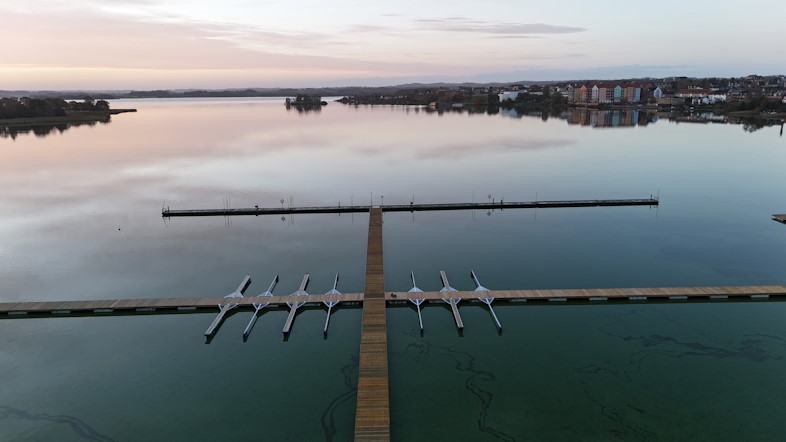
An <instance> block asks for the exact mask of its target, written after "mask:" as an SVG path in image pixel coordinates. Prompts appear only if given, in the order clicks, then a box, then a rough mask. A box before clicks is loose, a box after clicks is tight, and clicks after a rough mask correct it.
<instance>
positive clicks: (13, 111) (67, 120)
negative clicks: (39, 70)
mask: <svg viewBox="0 0 786 442" xmlns="http://www.w3.org/2000/svg"><path fill="white" fill-rule="evenodd" d="M123 112H136V109H111V108H110V106H109V102H107V101H106V100H94V99H93V98H91V97H89V96H88V97H85V98H84V99H83V100H82V101H81V102H80V101H66V100H64V99H62V98H30V97H22V98H15V97H6V98H0V138H11V139H16V137H17V136H19V135H20V134H24V133H30V132H32V133H33V134H35V135H36V136H39V137H44V136H47V135H50V134H52V133H56V132H64V131H66V130H68V129H69V128H71V127H74V126H82V125H87V126H93V125H96V124H99V123H100V124H106V123H109V122H110V119H111V116H112V115H115V114H119V113H123Z"/></svg>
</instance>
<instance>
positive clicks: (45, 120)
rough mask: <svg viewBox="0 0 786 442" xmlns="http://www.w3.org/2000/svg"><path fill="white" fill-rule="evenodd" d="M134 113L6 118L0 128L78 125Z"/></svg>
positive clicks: (70, 113)
mask: <svg viewBox="0 0 786 442" xmlns="http://www.w3.org/2000/svg"><path fill="white" fill-rule="evenodd" d="M126 112H136V109H110V110H107V111H67V115H65V116H63V117H32V118H8V119H2V120H0V126H22V125H24V126H32V125H39V124H40V125H45V124H59V123H78V122H85V121H100V120H101V119H102V118H106V117H109V116H110V115H116V114H122V113H126Z"/></svg>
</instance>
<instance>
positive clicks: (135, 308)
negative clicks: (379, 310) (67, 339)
mask: <svg viewBox="0 0 786 442" xmlns="http://www.w3.org/2000/svg"><path fill="white" fill-rule="evenodd" d="M324 301H341V302H348V303H352V302H361V301H363V294H362V293H342V294H340V295H308V296H296V295H285V296H275V295H274V296H266V297H265V298H264V302H265V303H270V305H276V306H285V305H286V304H287V303H291V302H305V303H306V305H322V302H324ZM226 302H227V298H224V297H198V298H153V299H144V298H140V299H104V300H92V301H47V302H2V303H0V315H2V314H8V315H12V316H13V315H19V314H23V313H35V314H44V313H54V314H64V313H67V312H68V313H75V314H77V313H113V312H116V313H133V312H140V313H142V312H143V313H172V312H173V311H197V310H199V311H202V312H205V311H212V312H215V311H216V306H217V305H218V304H225V303H226ZM234 302H237V307H238V308H239V309H241V310H253V307H252V304H254V303H255V302H256V303H258V302H260V298H258V297H256V296H248V297H245V298H240V299H237V300H235V301H234Z"/></svg>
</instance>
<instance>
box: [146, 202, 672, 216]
mask: <svg viewBox="0 0 786 442" xmlns="http://www.w3.org/2000/svg"><path fill="white" fill-rule="evenodd" d="M657 205H658V198H642V199H599V200H565V201H526V202H521V201H513V202H505V201H498V202H488V203H482V202H475V203H446V204H388V205H384V206H369V205H361V206H357V205H350V206H342V205H338V206H314V207H281V208H278V207H250V208H238V209H230V208H227V209H194V210H170V209H169V208H166V209H164V210H163V211H161V215H162V216H163V217H165V218H170V217H175V216H237V215H257V216H260V215H295V214H306V213H362V212H368V211H369V210H370V209H371V208H372V207H378V208H379V209H380V210H381V211H383V212H418V211H439V210H493V209H500V210H505V209H546V208H557V207H615V206H657Z"/></svg>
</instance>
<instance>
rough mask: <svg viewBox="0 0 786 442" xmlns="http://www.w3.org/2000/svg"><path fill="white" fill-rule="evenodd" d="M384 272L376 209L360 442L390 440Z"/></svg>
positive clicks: (369, 256)
mask: <svg viewBox="0 0 786 442" xmlns="http://www.w3.org/2000/svg"><path fill="white" fill-rule="evenodd" d="M382 268H383V267H382V210H381V209H379V208H372V209H371V210H370V213H369V221H368V249H367V250H366V284H365V299H364V301H363V320H362V326H361V334H360V366H359V369H358V392H357V411H356V413H355V440H356V441H368V440H379V441H389V440H390V409H389V407H390V405H389V393H388V344H387V329H386V323H385V304H386V302H385V275H384V272H383V270H382Z"/></svg>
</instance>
